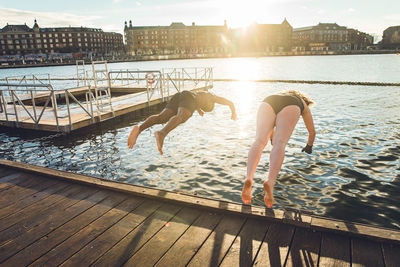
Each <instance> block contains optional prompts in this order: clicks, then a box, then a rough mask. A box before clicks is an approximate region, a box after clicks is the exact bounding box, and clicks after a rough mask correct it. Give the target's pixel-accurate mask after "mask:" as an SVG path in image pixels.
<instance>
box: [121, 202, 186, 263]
mask: <svg viewBox="0 0 400 267" xmlns="http://www.w3.org/2000/svg"><path fill="white" fill-rule="evenodd" d="M181 210H183V207H181V208H180V209H178V211H177V212H176V213H175V214H174V215H173V216H172V217H171V218H169V219H168V221H167V222H166V223H169V222H170V221H171V220H172V219H174V218H175V216H176V215H177V214H178V213H179V212H180V211H181ZM164 225H165V224H164ZM164 225H162V226H161V227H160V228H159V229H158V230H157V231H156V232H155V233H154V234H153V235H152V236H151V237H150V238H149V239H147V240H146V242H144V243H143V244H142V245H141V246H140V248H138V250H136V252H135V253H133V254H132V255H131V256H130V257H129V258H128V259H127V260H126V261H124V262H123V263H122V264H121V265H125V263H126V262H128V261H129V260H130V259H131V258H132V257H133V256H135V254H136V253H138V252H139V251H140V250H141V249H142V248H143V247H144V246H145V245H146V244H147V243H148V242H149V241H150V240H151V239H153V237H154V236H155V235H157V234H158V233H159V232H160V231H161V230H162V229H163V228H164Z"/></svg>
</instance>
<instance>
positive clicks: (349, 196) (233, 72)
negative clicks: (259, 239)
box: [0, 55, 400, 229]
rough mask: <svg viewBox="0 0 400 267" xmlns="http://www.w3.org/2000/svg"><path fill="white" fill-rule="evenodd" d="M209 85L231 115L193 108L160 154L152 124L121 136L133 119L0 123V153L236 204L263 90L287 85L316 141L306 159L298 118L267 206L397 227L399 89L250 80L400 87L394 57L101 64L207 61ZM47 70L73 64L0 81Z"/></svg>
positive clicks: (258, 190) (132, 65)
mask: <svg viewBox="0 0 400 267" xmlns="http://www.w3.org/2000/svg"><path fill="white" fill-rule="evenodd" d="M206 66H210V67H213V68H214V78H227V79H228V78H230V79H238V81H236V82H214V88H213V89H212V90H211V92H213V93H215V94H217V95H219V96H223V97H226V98H229V99H230V100H232V101H233V102H234V104H235V106H236V109H237V113H238V120H237V121H232V120H230V111H229V108H227V107H226V106H219V105H216V107H215V109H214V111H213V112H211V113H207V114H206V115H205V116H204V117H201V116H199V115H198V114H196V113H195V114H194V115H193V117H192V118H191V119H190V120H188V121H187V122H186V123H185V124H183V125H181V126H179V127H178V128H177V129H175V130H174V131H172V132H171V133H170V134H169V135H168V136H167V138H166V139H165V143H164V155H163V156H160V155H159V153H158V151H157V148H156V142H155V140H154V135H153V134H154V131H156V130H158V129H160V128H161V127H162V126H161V125H159V126H154V127H152V128H150V129H148V130H146V131H144V132H143V133H142V134H141V135H140V136H139V138H138V140H137V144H136V146H135V147H134V149H132V150H130V149H129V148H128V147H127V137H128V135H129V132H130V130H131V128H132V126H134V125H135V124H138V123H140V122H141V121H142V120H144V119H145V117H146V116H147V115H144V116H143V117H141V118H137V119H126V120H124V121H118V122H115V123H113V124H105V125H103V126H101V127H97V128H94V129H90V130H85V129H84V130H82V131H77V132H74V133H72V134H70V135H68V136H62V137H56V138H50V139H47V140H43V139H40V137H42V136H43V134H42V133H35V132H28V133H27V132H25V131H24V130H7V129H5V128H1V129H0V131H1V132H0V158H3V159H10V160H16V161H20V162H26V163H31V164H36V165H41V166H46V167H51V168H56V169H60V170H66V171H73V172H76V173H82V174H88V175H93V176H98V177H102V178H107V179H112V180H117V181H123V182H126V183H131V184H138V185H144V186H151V187H157V188H162V189H167V190H173V191H179V192H188V193H191V194H198V195H201V196H207V197H212V198H216V199H221V200H229V201H234V202H241V198H240V193H241V189H242V184H243V180H244V178H245V174H246V161H247V153H248V150H249V148H250V145H251V143H252V142H253V139H254V136H255V129H256V124H255V120H256V113H257V109H258V106H259V104H260V102H261V101H262V100H263V99H264V98H265V97H266V96H267V95H269V94H272V93H276V92H279V91H284V90H289V89H295V90H299V91H302V92H304V93H305V94H307V95H308V96H310V97H311V98H312V99H313V100H314V101H315V102H316V105H315V106H314V107H312V108H311V111H312V113H313V117H314V123H315V126H316V130H317V136H316V140H315V144H314V147H313V153H312V154H311V155H308V154H305V153H302V152H301V149H302V147H304V145H305V144H306V141H307V136H308V135H307V130H306V128H305V126H304V123H303V122H302V121H301V120H300V121H299V123H298V125H297V127H296V129H295V131H294V133H293V135H292V138H291V139H290V141H289V144H288V146H287V149H286V157H285V160H284V163H283V166H282V170H281V172H280V175H279V177H278V179H277V183H276V186H275V204H274V206H273V208H281V209H284V208H294V209H301V210H306V211H309V212H312V213H315V214H320V215H324V216H328V217H332V218H337V219H344V220H349V221H355V222H361V223H369V224H373V225H379V226H385V227H391V228H396V229H400V223H399V222H400V208H399V203H400V195H399V194H398V192H400V105H399V101H400V88H398V87H394V86H359V85H330V84H323V85H321V84H292V83H263V82H253V81H251V80H258V79H260V80H261V79H284V80H323V81H357V82H392V83H398V82H400V76H399V75H398V74H399V73H400V56H398V55H354V56H309V57H269V58H227V59H198V60H173V61H148V62H129V63H113V64H109V68H110V69H113V70H119V69H136V68H138V69H141V70H147V69H151V70H158V69H161V68H165V67H168V68H184V67H206ZM43 73H50V74H51V75H52V76H53V75H54V76H57V75H59V77H73V76H74V75H75V73H76V69H75V67H74V66H60V67H40V68H24V69H2V70H0V78H4V77H7V76H20V75H25V74H43ZM270 149H271V145H270V144H268V145H267V147H266V148H265V150H264V152H263V155H262V158H261V161H260V164H259V166H258V168H257V171H256V174H255V182H254V186H253V202H252V204H254V205H264V204H263V196H264V193H263V190H262V182H263V181H264V180H265V178H266V176H267V172H268V160H269V151H270Z"/></svg>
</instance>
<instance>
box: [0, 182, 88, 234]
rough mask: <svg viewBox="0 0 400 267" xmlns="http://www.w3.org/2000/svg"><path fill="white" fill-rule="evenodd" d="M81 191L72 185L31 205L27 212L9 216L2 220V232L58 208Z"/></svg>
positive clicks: (0, 227)
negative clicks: (57, 206) (55, 207)
mask: <svg viewBox="0 0 400 267" xmlns="http://www.w3.org/2000/svg"><path fill="white" fill-rule="evenodd" d="M80 190H81V188H80V186H77V185H71V186H68V187H67V188H66V190H65V191H63V192H60V193H58V194H55V195H52V196H50V197H48V198H46V199H43V200H41V201H38V202H37V203H35V204H33V205H31V206H30V207H29V209H27V210H25V209H24V210H21V211H18V212H15V213H13V214H10V215H9V216H7V217H5V218H2V219H0V232H1V231H4V230H5V229H7V228H9V227H10V226H12V225H15V224H16V223H19V222H22V221H24V220H25V221H28V220H31V218H32V217H35V216H37V215H38V214H41V213H44V212H46V211H47V210H48V209H50V208H52V207H53V206H56V205H58V204H60V203H63V202H65V201H68V199H67V198H68V197H70V196H73V195H74V194H77V193H78V192H79V191H80Z"/></svg>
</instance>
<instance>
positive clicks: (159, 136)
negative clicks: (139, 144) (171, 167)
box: [154, 131, 165, 155]
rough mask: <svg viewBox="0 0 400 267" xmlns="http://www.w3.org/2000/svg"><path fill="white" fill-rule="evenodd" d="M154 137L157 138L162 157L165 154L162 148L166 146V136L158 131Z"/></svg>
mask: <svg viewBox="0 0 400 267" xmlns="http://www.w3.org/2000/svg"><path fill="white" fill-rule="evenodd" d="M154 136H155V137H156V142H157V148H158V151H159V152H160V155H162V154H163V151H162V148H163V144H164V138H165V135H164V134H163V133H162V132H160V131H157V132H155V133H154Z"/></svg>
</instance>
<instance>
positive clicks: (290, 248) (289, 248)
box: [283, 227, 297, 266]
mask: <svg viewBox="0 0 400 267" xmlns="http://www.w3.org/2000/svg"><path fill="white" fill-rule="evenodd" d="M296 232H297V227H295V228H294V231H293V235H292V237H291V238H290V243H289V247H288V251H287V254H286V257H285V263H284V264H283V266H286V264H287V261H288V259H289V254H290V252H291V250H292V246H293V240H294V236H295V235H296Z"/></svg>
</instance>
